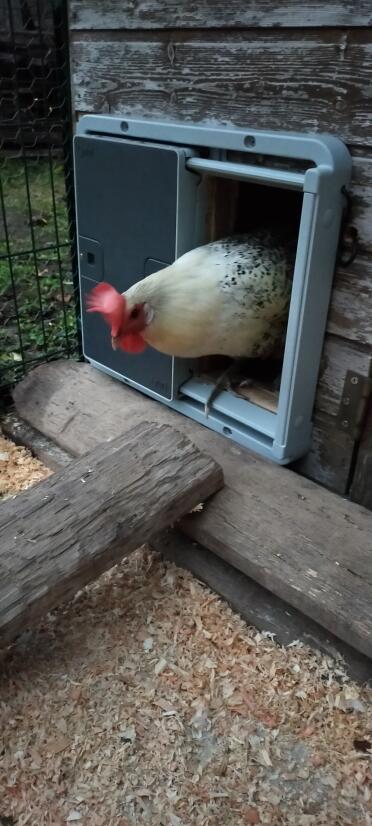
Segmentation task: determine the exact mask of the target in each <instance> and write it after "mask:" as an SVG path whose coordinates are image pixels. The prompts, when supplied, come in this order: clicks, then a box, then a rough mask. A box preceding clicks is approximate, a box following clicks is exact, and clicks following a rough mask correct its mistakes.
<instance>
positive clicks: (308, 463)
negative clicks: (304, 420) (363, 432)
mask: <svg viewBox="0 0 372 826" xmlns="http://www.w3.org/2000/svg"><path fill="white" fill-rule="evenodd" d="M354 445H355V443H354V441H353V439H351V437H350V436H349V435H348V434H346V433H343V432H342V431H341V430H338V429H337V428H336V426H335V419H334V416H327V415H326V414H324V413H316V414H315V416H314V424H313V434H312V445H311V449H310V450H309V452H308V453H307V454H306V456H304V457H303V458H302V459H299V460H298V461H297V462H294V463H293V465H292V470H295V471H296V472H297V473H301V474H302V475H303V476H306V477H307V479H312V480H313V481H314V482H318V483H319V484H320V485H324V486H325V487H326V488H329V490H332V491H334V492H335V493H339V494H341V495H342V496H343V495H344V494H345V493H347V490H348V485H349V480H350V473H351V468H352V462H353V456H354Z"/></svg>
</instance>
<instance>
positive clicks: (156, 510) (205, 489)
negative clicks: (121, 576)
mask: <svg viewBox="0 0 372 826" xmlns="http://www.w3.org/2000/svg"><path fill="white" fill-rule="evenodd" d="M222 484H223V476H222V471H221V469H220V468H219V467H218V465H217V464H216V463H215V462H214V461H213V460H212V459H210V458H209V457H207V456H204V455H202V454H201V453H200V451H199V450H198V449H197V448H196V447H194V445H193V444H192V443H191V442H190V441H189V439H187V438H186V437H185V436H184V435H182V434H180V433H178V432H177V431H175V430H173V429H172V428H171V427H169V426H167V425H164V424H163V425H162V424H149V423H146V422H142V423H141V424H137V425H136V426H135V427H134V428H133V429H132V430H128V431H127V432H126V434H125V435H124V436H120V437H119V438H118V439H115V440H114V441H110V442H107V443H105V444H103V445H100V446H99V447H97V448H96V449H95V450H93V451H92V453H90V454H89V455H88V456H87V457H85V458H83V459H80V460H78V461H75V462H71V463H70V464H69V465H67V467H66V468H65V469H64V470H63V471H61V472H59V473H57V474H55V475H54V476H51V477H50V478H48V479H46V480H45V481H44V482H41V483H40V484H39V485H36V486H35V487H33V488H31V489H30V490H27V491H25V492H24V493H22V494H20V495H19V496H17V497H15V498H14V499H11V500H7V501H6V502H4V503H3V504H2V505H1V507H0V548H1V551H0V643H1V644H7V643H8V642H10V641H11V640H12V639H13V638H14V637H15V636H16V635H17V634H18V633H19V632H20V631H21V630H22V629H24V628H25V626H26V627H27V626H29V625H30V624H32V623H33V622H35V621H36V620H37V619H39V617H40V616H41V615H42V614H43V613H45V612H46V611H49V610H51V609H52V608H54V607H55V606H56V605H57V604H58V603H59V602H61V601H62V600H66V599H69V598H71V597H72V596H73V595H74V594H75V593H76V591H77V590H79V589H80V588H82V587H83V586H84V585H86V584H87V583H88V582H89V581H90V580H92V579H95V578H96V577H97V576H99V575H100V574H101V573H102V572H103V571H105V570H107V569H108V568H111V567H112V566H113V565H115V564H116V563H117V562H119V561H120V559H122V557H123V556H126V555H127V554H129V553H130V552H131V551H134V550H135V549H136V548H138V547H139V546H140V545H142V544H143V543H144V542H146V541H148V540H149V539H150V537H151V536H153V535H154V534H155V533H158V532H159V531H161V530H162V529H163V528H165V527H166V526H168V525H169V524H171V523H173V522H175V521H177V519H179V517H180V516H181V515H183V514H185V513H187V511H188V510H190V509H191V508H192V507H194V506H195V505H197V504H198V503H199V502H200V500H204V498H205V497H208V496H210V495H211V494H212V493H214V492H215V491H216V490H218V489H219V488H220V487H221V486H222Z"/></svg>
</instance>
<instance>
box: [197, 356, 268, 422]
mask: <svg viewBox="0 0 372 826" xmlns="http://www.w3.org/2000/svg"><path fill="white" fill-rule="evenodd" d="M281 366H282V365H281V362H280V361H279V360H274V361H273V362H271V363H265V361H262V360H259V359H247V358H237V359H235V360H234V361H233V362H232V363H231V364H229V366H228V367H227V368H226V369H225V370H224V371H223V372H222V373H221V374H220V375H219V376H218V378H217V381H216V383H215V385H214V387H213V388H212V390H211V392H210V394H209V397H208V399H207V401H206V403H205V405H204V413H205V417H206V418H208V416H209V414H210V412H211V408H212V404H213V402H214V400H215V399H216V398H217V396H219V394H220V393H222V391H223V390H234V389H236V388H237V387H250V386H251V385H252V384H255V383H257V384H261V383H262V382H263V383H264V384H265V386H266V387H267V389H268V390H271V391H272V392H273V393H276V392H279V390H280V382H281Z"/></svg>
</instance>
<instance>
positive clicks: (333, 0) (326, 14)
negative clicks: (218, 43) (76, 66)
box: [70, 0, 372, 29]
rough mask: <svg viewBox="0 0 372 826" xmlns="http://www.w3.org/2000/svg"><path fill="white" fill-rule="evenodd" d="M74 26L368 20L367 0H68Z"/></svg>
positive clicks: (322, 23) (329, 23) (343, 23)
mask: <svg viewBox="0 0 372 826" xmlns="http://www.w3.org/2000/svg"><path fill="white" fill-rule="evenodd" d="M70 21H71V28H72V29H182V28H185V29H189V28H207V29H211V28H243V27H245V26H246V27H249V28H251V27H254V28H256V27H259V26H269V27H270V28H271V27H281V26H284V27H285V26H288V28H291V27H296V28H303V27H305V26H309V27H311V28H312V27H315V26H348V27H349V26H350V27H351V26H370V25H371V23H372V13H371V5H370V2H369V0H344V2H342V0H327V2H326V3H324V2H322V0H321V2H318V0H316V2H313V0H312V2H311V3H309V4H307V5H305V4H304V5H300V4H299V3H298V0H285V2H280V0H260V2H259V3H247V2H244V1H243V0H232V1H230V3H226V2H225V0H199V1H198V2H197V3H192V2H190V0H167V2H166V3H164V0H145V2H141V3H132V4H127V3H123V0H105V2H104V3H102V2H100V0H94V2H93V0H70Z"/></svg>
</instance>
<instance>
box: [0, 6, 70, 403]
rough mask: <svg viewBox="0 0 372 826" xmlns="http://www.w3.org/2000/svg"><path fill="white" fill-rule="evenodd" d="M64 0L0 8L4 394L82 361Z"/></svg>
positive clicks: (0, 376)
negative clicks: (35, 373) (64, 363)
mask: <svg viewBox="0 0 372 826" xmlns="http://www.w3.org/2000/svg"><path fill="white" fill-rule="evenodd" d="M77 297H78V289H77V257H76V246H75V215H74V202H73V171H72V117H71V105H70V84H69V60H68V37H67V8H66V0H0V388H3V390H4V388H8V387H9V386H10V385H11V384H13V383H14V382H16V381H17V380H18V379H19V378H21V377H22V376H23V375H24V373H25V372H26V371H27V370H29V369H30V368H32V367H34V366H35V365H36V364H38V363H39V362H41V361H48V360H51V359H54V358H57V357H60V356H62V355H66V356H69V357H70V356H77V355H79V353H80V344H79V330H78V306H77Z"/></svg>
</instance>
